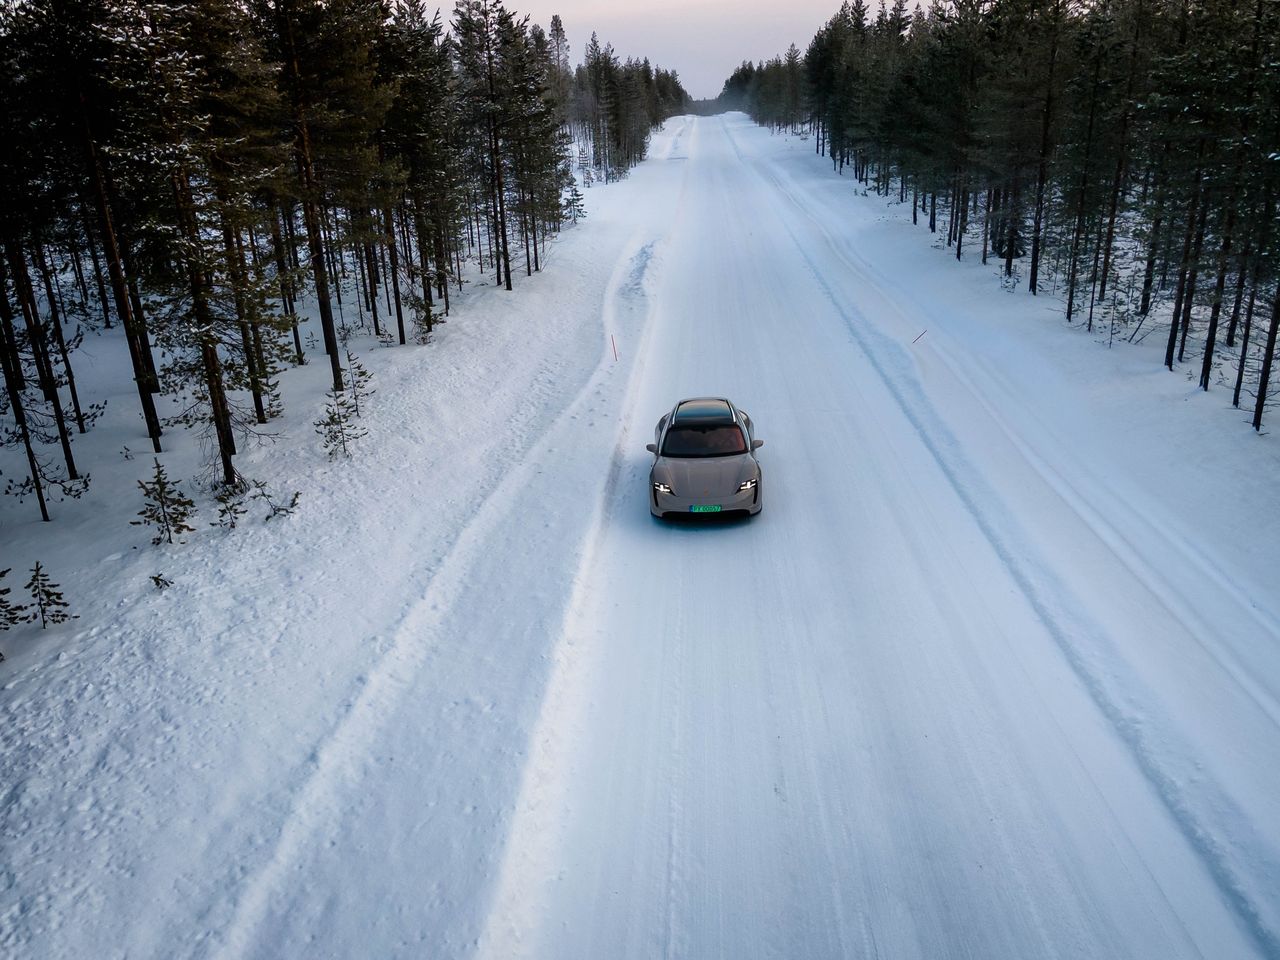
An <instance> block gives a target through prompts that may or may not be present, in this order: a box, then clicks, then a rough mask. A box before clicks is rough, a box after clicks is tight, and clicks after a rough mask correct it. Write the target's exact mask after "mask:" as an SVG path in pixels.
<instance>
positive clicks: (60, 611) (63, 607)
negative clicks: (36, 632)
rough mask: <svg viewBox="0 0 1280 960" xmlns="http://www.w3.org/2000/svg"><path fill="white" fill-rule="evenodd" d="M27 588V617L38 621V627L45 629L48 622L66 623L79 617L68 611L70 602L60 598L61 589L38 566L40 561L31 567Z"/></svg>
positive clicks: (32, 620)
mask: <svg viewBox="0 0 1280 960" xmlns="http://www.w3.org/2000/svg"><path fill="white" fill-rule="evenodd" d="M27 590H28V591H29V592H30V593H31V606H32V612H31V613H30V614H28V615H27V619H28V620H29V621H31V622H32V623H34V622H35V621H37V620H39V621H40V629H41V630H47V629H48V628H49V625H50V624H59V623H66V622H67V621H68V620H77V619H79V617H78V615H77V614H74V613H71V612H70V606H71V605H70V604H69V603H67V602H66V601H65V600H63V599H62V591H61V588H60V587H59V586H58V584H56V583H54V582H53V581H52V580H50V579H49V575H48V574H47V573H45V572H44V568H43V567H41V566H40V561H38V560H37V561H36V565H35V566H34V567H32V568H31V579H30V580H28V581H27Z"/></svg>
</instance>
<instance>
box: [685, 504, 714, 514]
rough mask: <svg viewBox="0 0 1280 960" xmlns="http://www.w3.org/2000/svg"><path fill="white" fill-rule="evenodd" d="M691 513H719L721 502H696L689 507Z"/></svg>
mask: <svg viewBox="0 0 1280 960" xmlns="http://www.w3.org/2000/svg"><path fill="white" fill-rule="evenodd" d="M689 512H690V513H719V512H720V504H718V503H695V504H694V505H693V506H692V507H690V508H689Z"/></svg>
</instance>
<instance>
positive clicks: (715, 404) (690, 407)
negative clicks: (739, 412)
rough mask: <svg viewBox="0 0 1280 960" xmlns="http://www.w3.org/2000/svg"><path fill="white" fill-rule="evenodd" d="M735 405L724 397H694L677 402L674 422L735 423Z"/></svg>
mask: <svg viewBox="0 0 1280 960" xmlns="http://www.w3.org/2000/svg"><path fill="white" fill-rule="evenodd" d="M734 419H735V418H734V415H733V407H732V406H731V405H730V404H729V401H728V400H726V399H724V397H694V398H692V399H689V400H681V401H680V402H679V403H677V404H676V411H675V414H674V415H673V416H672V422H674V423H688V422H690V421H695V420H696V421H697V422H699V423H733V422H734Z"/></svg>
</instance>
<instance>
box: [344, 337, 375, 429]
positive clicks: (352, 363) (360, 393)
mask: <svg viewBox="0 0 1280 960" xmlns="http://www.w3.org/2000/svg"><path fill="white" fill-rule="evenodd" d="M346 353H347V373H348V375H349V376H350V379H351V383H350V390H349V392H350V394H351V408H352V410H353V411H354V412H355V415H356V416H357V417H359V416H360V403H361V401H368V399H369V398H370V397H372V396H373V395H374V394H375V393H376V392H377V391H376V390H374V389H373V388H372V386H371V384H372V383H373V374H371V373H370V372H369V371H368V370H367V369H365V366H364V364H363V363H361V362H360V358H359V357H357V356H356V355H355V354H354V353H352V352H351V351H350V350H348V351H346Z"/></svg>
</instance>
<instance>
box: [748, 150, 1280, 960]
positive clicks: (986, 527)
mask: <svg viewBox="0 0 1280 960" xmlns="http://www.w3.org/2000/svg"><path fill="white" fill-rule="evenodd" d="M725 134H726V136H727V137H728V139H729V141H730V143H731V144H732V145H733V149H734V152H735V154H736V155H737V157H738V159H739V160H740V161H741V162H742V163H743V164H744V166H747V167H749V168H750V169H751V170H752V171H753V172H755V173H756V175H757V176H759V177H761V178H762V179H765V180H767V181H768V182H769V183H771V184H772V186H773V187H774V188H775V190H776V191H777V192H778V194H779V195H780V196H781V197H783V198H785V200H786V201H787V202H788V203H789V204H790V205H791V206H792V207H793V208H795V210H796V212H797V213H799V214H800V215H801V216H803V217H804V218H806V219H808V220H809V221H810V222H811V223H812V224H813V225H814V227H815V229H816V230H817V232H818V233H819V234H820V235H821V236H822V237H823V239H824V240H825V241H826V242H827V245H828V247H829V248H830V249H831V251H832V252H833V253H834V254H835V255H836V256H837V257H838V258H839V259H840V260H841V261H843V262H844V263H845V264H846V265H847V266H848V267H849V268H850V270H851V271H853V272H854V273H859V274H861V275H863V276H864V277H865V276H867V271H866V270H863V269H862V268H861V267H860V266H859V265H858V264H857V263H854V262H853V261H852V260H850V258H849V257H848V256H847V255H845V253H844V252H843V251H842V250H841V248H840V245H839V244H838V243H837V242H836V241H835V239H834V238H833V237H832V236H831V234H830V232H829V231H828V230H827V228H826V226H825V225H824V224H822V223H821V222H820V221H819V220H818V219H817V218H816V217H815V216H814V215H813V214H812V213H810V212H809V210H808V209H806V208H805V206H804V205H803V204H802V202H801V201H799V200H798V199H797V198H796V197H795V196H794V195H792V193H791V192H790V191H789V190H787V189H786V188H785V187H784V186H783V185H782V183H781V182H780V181H779V180H778V178H777V177H776V176H775V175H774V174H773V173H772V172H771V171H767V170H761V169H760V168H759V167H757V166H756V165H754V164H751V163H749V162H748V161H747V160H746V158H745V157H744V156H743V154H742V152H741V150H740V149H739V148H738V145H737V143H736V141H735V140H734V138H733V134H732V133H731V132H730V131H729V130H728V127H727V125H726V128H725ZM780 219H781V221H782V223H783V225H784V227H785V229H786V231H787V235H788V237H789V238H790V240H791V242H792V243H793V244H794V246H795V247H796V249H797V251H798V252H799V254H800V256H801V257H802V258H803V260H804V262H805V264H806V265H807V266H808V269H809V271H810V274H811V275H812V277H813V280H814V283H815V285H816V286H817V287H818V289H820V290H821V291H822V294H823V296H824V297H825V298H826V299H827V300H828V302H830V304H831V306H832V308H833V309H834V310H835V312H836V314H837V315H838V316H839V317H840V319H841V321H842V322H843V324H844V325H845V327H846V328H847V329H848V330H849V332H850V335H851V336H852V337H853V339H854V342H855V343H856V344H857V346H858V348H859V350H860V352H861V353H862V354H863V355H864V356H865V357H866V359H867V362H868V364H869V365H870V366H871V368H872V370H873V371H874V372H875V374H876V376H877V378H878V379H879V380H880V381H881V383H882V384H883V385H884V387H885V389H886V390H887V391H888V393H889V395H890V396H891V397H892V398H893V400H894V403H895V404H896V405H897V406H898V408H899V409H900V410H901V412H902V414H903V416H904V417H906V419H907V421H908V422H909V423H910V424H911V426H912V428H913V429H914V430H915V432H916V434H917V436H918V437H919V439H920V442H921V443H922V444H923V445H924V447H925V449H926V450H927V451H928V452H929V455H930V457H931V458H932V459H933V461H934V462H935V463H936V464H937V465H938V468H939V470H940V471H941V473H942V475H943V476H944V477H945V478H946V481H947V483H948V485H949V486H950V487H951V488H952V489H953V490H954V491H955V493H956V496H957V498H958V499H959V500H960V502H961V503H962V504H963V505H964V507H965V509H966V510H967V511H968V513H969V514H970V516H971V517H972V518H973V520H974V522H975V523H976V524H977V526H978V529H979V530H980V531H981V532H982V535H983V537H984V538H985V539H986V540H987V542H988V543H989V544H990V546H991V548H992V550H993V551H994V552H995V554H996V556H997V557H999V559H1000V561H1001V563H1002V564H1003V565H1004V566H1005V568H1006V569H1007V570H1008V571H1009V574H1010V577H1011V579H1012V580H1013V582H1014V583H1015V584H1016V585H1017V587H1018V589H1019V591H1020V592H1021V593H1022V595H1023V597H1024V598H1025V599H1026V601H1027V603H1028V604H1029V605H1030V606H1031V608H1032V609H1033V610H1034V611H1035V613H1036V615H1037V617H1039V619H1040V621H1041V623H1042V624H1043V625H1044V628H1045V630H1046V632H1047V633H1048V634H1049V636H1050V637H1051V638H1052V639H1053V641H1054V643H1055V644H1056V645H1057V647H1058V648H1059V650H1060V651H1061V653H1062V655H1063V657H1064V658H1065V659H1066V661H1067V663H1068V665H1069V666H1070V667H1071V670H1072V672H1073V673H1074V674H1075V675H1076V677H1077V678H1078V679H1079V681H1080V683H1081V685H1082V686H1083V688H1084V689H1085V690H1086V691H1087V692H1088V694H1089V696H1090V698H1091V699H1092V700H1093V702H1094V704H1095V705H1096V706H1097V708H1098V710H1099V711H1100V712H1101V713H1102V715H1103V716H1104V717H1105V718H1106V720H1107V722H1108V723H1109V724H1110V725H1111V727H1112V728H1113V729H1114V730H1115V732H1116V734H1117V735H1118V737H1119V738H1120V740H1121V742H1123V743H1124V744H1125V745H1126V747H1127V748H1128V750H1129V753H1130V755H1131V756H1132V757H1133V759H1134V762H1135V764H1136V766H1137V768H1138V770H1139V771H1140V772H1141V773H1142V775H1143V777H1144V778H1145V779H1146V780H1147V782H1148V783H1149V784H1150V785H1151V787H1152V790H1153V791H1154V793H1155V795H1156V796H1157V797H1158V798H1159V800H1160V802H1161V803H1162V804H1163V806H1164V807H1165V809H1166V810H1167V811H1168V813H1169V816H1170V817H1171V819H1172V820H1173V822H1174V823H1175V824H1177V827H1178V829H1179V832H1181V833H1182V835H1183V836H1184V837H1185V838H1186V840H1187V842H1188V844H1189V845H1190V847H1191V848H1192V849H1193V850H1195V852H1196V854H1197V856H1198V857H1199V858H1200V861H1201V862H1202V863H1203V865H1204V867H1205V869H1206V871H1207V872H1208V874H1209V875H1210V876H1211V877H1212V878H1213V881H1214V883H1215V885H1216V886H1217V887H1218V890H1219V891H1220V892H1221V894H1222V896H1223V899H1224V900H1225V901H1226V902H1227V903H1228V904H1230V906H1231V907H1232V909H1233V911H1234V912H1235V914H1236V915H1237V917H1238V918H1239V919H1240V922H1241V924H1242V926H1243V927H1244V928H1245V930H1247V931H1248V933H1249V935H1250V936H1251V937H1252V939H1253V940H1254V942H1255V943H1256V944H1257V946H1258V948H1259V950H1260V951H1261V952H1262V954H1263V955H1265V956H1267V957H1270V958H1280V935H1277V932H1276V931H1275V930H1273V929H1272V928H1271V927H1270V926H1269V925H1268V923H1267V921H1266V919H1265V918H1264V917H1263V915H1262V910H1261V907H1260V905H1259V904H1258V903H1257V902H1256V901H1255V899H1254V897H1253V896H1252V895H1251V894H1250V891H1249V889H1248V884H1247V883H1246V882H1245V880H1244V879H1243V878H1242V877H1241V876H1239V874H1238V873H1237V872H1236V871H1235V870H1234V869H1233V867H1232V863H1231V859H1230V856H1229V855H1228V854H1227V852H1226V851H1224V850H1223V848H1222V845H1221V843H1220V842H1219V841H1218V840H1217V838H1216V837H1215V836H1214V835H1213V833H1212V831H1211V830H1210V828H1209V827H1208V826H1207V825H1206V824H1205V823H1203V822H1202V821H1201V819H1200V818H1199V816H1197V814H1196V812H1195V811H1194V810H1193V809H1191V806H1190V804H1189V803H1188V801H1187V798H1186V796H1185V794H1184V793H1183V791H1182V790H1181V789H1180V787H1179V783H1178V780H1177V777H1176V776H1175V775H1174V774H1173V773H1172V772H1170V771H1169V770H1167V769H1166V768H1165V766H1164V765H1163V764H1162V763H1161V761H1160V758H1159V756H1158V755H1157V750H1156V748H1155V747H1153V745H1152V744H1151V743H1150V742H1149V738H1148V735H1147V733H1146V731H1145V729H1144V721H1143V718H1142V716H1140V715H1137V714H1135V713H1132V712H1130V711H1128V710H1127V709H1126V708H1125V706H1124V705H1123V704H1121V703H1120V702H1119V701H1118V700H1117V699H1116V698H1114V697H1113V696H1112V695H1111V694H1110V693H1109V692H1108V690H1107V684H1106V680H1105V678H1104V677H1102V676H1100V675H1099V674H1098V672H1097V671H1096V670H1095V669H1094V668H1093V667H1092V666H1091V665H1090V663H1089V660H1088V657H1087V656H1086V654H1085V653H1084V652H1083V651H1082V650H1081V649H1080V647H1079V646H1078V645H1077V644H1076V643H1074V642H1073V641H1072V639H1071V637H1072V634H1073V633H1075V634H1083V635H1086V636H1090V637H1101V636H1104V635H1105V631H1103V630H1102V628H1101V627H1100V626H1099V625H1098V624H1097V623H1095V622H1094V621H1092V620H1091V619H1089V618H1087V617H1086V616H1085V615H1084V613H1083V612H1082V611H1083V609H1084V605H1083V604H1081V603H1079V602H1077V601H1075V600H1074V598H1072V597H1070V596H1068V595H1066V593H1065V587H1064V586H1063V585H1061V584H1060V583H1058V582H1057V581H1056V580H1055V579H1054V577H1053V574H1052V568H1051V567H1050V565H1049V564H1048V563H1046V562H1044V561H1043V560H1040V559H1038V558H1037V557H1035V556H1034V550H1033V548H1032V547H1031V546H1030V545H1029V544H1028V543H1027V542H1026V541H1025V537H1022V536H1020V534H1019V531H1018V530H1017V529H1016V526H1015V525H1014V524H1013V522H1012V521H1011V520H1009V519H1005V520H1003V521H1002V520H1001V519H1000V517H1001V516H1002V515H1004V516H1005V517H1007V511H1002V510H1001V509H1000V506H999V505H1000V504H1001V500H1000V498H999V495H998V494H997V493H996V491H995V490H994V489H992V488H991V487H990V485H989V484H988V483H987V482H986V480H985V479H984V478H983V477H982V475H981V473H980V472H979V471H978V470H977V469H976V468H974V466H973V465H972V464H971V463H969V461H968V460H967V459H966V458H965V456H964V454H963V451H962V450H961V448H960V444H959V443H958V441H957V440H956V438H955V437H954V436H953V435H952V434H951V432H950V430H949V429H948V428H947V427H946V425H945V423H944V422H943V420H942V418H941V417H940V416H939V414H938V412H937V411H936V410H935V408H934V407H933V405H932V403H931V401H930V400H929V398H928V396H927V395H926V394H925V393H924V390H923V388H922V387H921V385H920V384H919V382H918V380H917V379H916V378H915V377H914V375H913V373H912V361H911V358H910V356H909V355H907V354H905V353H904V352H903V351H902V348H901V346H900V345H899V344H898V343H897V342H896V341H894V340H892V339H890V338H889V337H887V336H885V335H884V334H881V333H879V332H878V331H876V330H875V328H874V327H873V326H872V325H871V324H870V323H868V322H867V321H866V319H865V317H864V316H863V315H862V314H861V312H860V311H858V310H857V309H856V308H854V307H851V306H850V305H848V304H847V303H845V302H844V301H843V300H842V299H841V298H840V297H839V296H838V295H837V294H836V292H835V291H834V290H833V289H832V287H831V285H830V284H829V283H828V281H827V280H826V278H825V277H824V276H823V273H822V270H821V268H820V267H819V265H818V264H817V263H816V262H815V261H814V259H813V257H812V255H811V254H810V252H809V250H808V249H807V248H806V247H805V245H804V243H803V242H802V240H801V239H800V238H799V237H798V236H797V235H796V233H795V231H794V230H793V229H792V228H791V226H790V224H789V223H788V218H786V217H782V218H780ZM872 285H873V286H875V284H874V283H873V284H872ZM984 504H994V505H995V506H994V507H991V508H989V507H986V506H984ZM1068 624H1070V627H1071V628H1068V626H1067V625H1068ZM1165 729H1166V731H1167V728H1165ZM1214 799H1215V800H1216V801H1218V803H1219V804H1221V807H1222V808H1225V809H1227V810H1230V809H1232V808H1233V807H1234V804H1233V803H1232V802H1231V800H1230V798H1228V797H1226V796H1225V795H1221V794H1219V795H1216V796H1215V798H1214ZM1253 852H1254V855H1255V856H1261V855H1262V854H1260V851H1259V850H1258V849H1257V848H1255V849H1254V851H1253ZM1263 872H1264V873H1265V874H1266V875H1270V876H1276V875H1280V868H1278V867H1276V866H1275V865H1271V864H1268V865H1267V866H1266V867H1264V868H1263Z"/></svg>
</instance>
